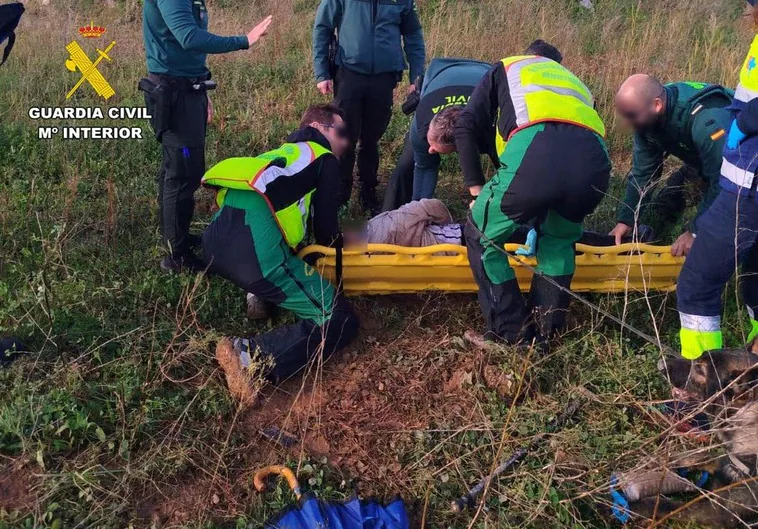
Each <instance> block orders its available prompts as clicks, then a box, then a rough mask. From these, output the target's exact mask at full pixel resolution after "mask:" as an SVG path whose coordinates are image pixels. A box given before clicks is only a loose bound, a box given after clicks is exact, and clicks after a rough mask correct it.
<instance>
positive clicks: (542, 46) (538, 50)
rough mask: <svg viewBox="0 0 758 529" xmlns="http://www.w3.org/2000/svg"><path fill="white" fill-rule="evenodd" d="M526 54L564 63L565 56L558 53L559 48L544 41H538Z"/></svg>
mask: <svg viewBox="0 0 758 529" xmlns="http://www.w3.org/2000/svg"><path fill="white" fill-rule="evenodd" d="M524 53H525V54H526V55H539V56H540V57H545V58H546V59H551V60H553V61H555V62H557V63H558V64H560V63H561V62H562V61H563V55H561V52H560V51H558V48H556V47H555V46H553V45H552V44H549V43H547V42H545V41H544V40H542V39H537V40H535V41H534V42H532V43H531V44H530V45H529V47H528V48H527V49H526V51H525V52H524Z"/></svg>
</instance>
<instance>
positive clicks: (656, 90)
mask: <svg viewBox="0 0 758 529" xmlns="http://www.w3.org/2000/svg"><path fill="white" fill-rule="evenodd" d="M733 96H734V92H733V91H732V90H727V89H726V88H724V87H722V86H719V85H710V84H705V83H692V82H680V83H671V84H667V85H665V86H663V85H662V84H661V83H660V82H659V81H658V80H657V79H655V78H654V77H651V76H649V75H644V74H637V75H633V76H631V77H630V78H629V79H627V80H626V81H625V82H624V84H622V85H621V88H620V89H619V91H618V94H617V95H616V111H617V112H618V114H619V115H620V117H621V118H622V120H624V121H625V122H626V123H627V125H629V126H630V127H631V128H633V129H634V131H635V134H634V153H633V157H632V169H631V171H630V172H629V176H628V177H627V186H626V196H625V197H624V200H623V202H622V203H621V205H620V206H619V208H618V217H617V218H618V224H617V225H616V227H615V228H614V229H613V230H612V231H611V233H610V234H611V235H613V236H614V237H616V239H617V241H621V239H622V238H623V237H625V236H628V235H631V234H632V233H633V232H634V226H635V224H636V223H637V222H636V221H637V219H639V218H640V217H642V216H643V215H644V214H645V213H646V210H649V211H648V212H647V213H648V214H647V216H648V217H649V218H650V223H651V224H652V223H655V224H654V225H653V227H654V228H655V231H656V232H658V234H659V235H660V234H661V233H662V232H663V231H664V227H665V226H670V225H672V224H674V223H676V222H677V221H678V220H679V219H680V218H681V216H682V214H683V213H684V209H685V208H686V206H687V203H686V200H685V198H686V197H685V184H686V183H687V182H695V183H702V184H704V185H705V187H706V188H707V190H706V191H705V193H704V194H703V198H702V199H701V201H700V205H699V207H698V211H697V215H696V216H695V219H694V220H693V221H692V222H691V223H690V224H689V226H688V227H687V229H686V231H685V232H684V233H683V234H681V235H680V236H679V237H678V238H677V240H676V241H675V242H674V244H673V245H672V247H671V253H672V254H673V255H675V256H682V255H687V254H688V253H689V250H690V248H691V247H692V243H693V242H694V240H695V234H696V233H697V219H698V218H700V216H702V214H703V213H704V212H705V211H706V210H707V209H708V206H710V205H711V203H712V202H713V200H714V199H715V198H716V195H718V193H719V184H718V182H719V177H720V175H721V154H722V151H723V150H724V142H725V141H726V130H728V128H729V123H730V122H731V112H730V111H729V109H728V108H727V107H728V106H729V105H730V104H731V103H732V97H733ZM668 155H673V156H675V157H677V158H679V159H680V160H682V161H683V162H684V165H683V166H682V167H680V168H679V169H678V170H677V171H675V172H674V173H673V174H672V175H671V176H670V177H668V178H667V179H666V181H665V183H664V185H663V188H662V189H661V190H660V191H659V192H658V193H657V194H656V195H655V197H653V189H652V188H653V187H654V186H655V185H656V184H657V183H659V182H660V181H661V179H662V171H663V161H664V159H665V158H666V156H668Z"/></svg>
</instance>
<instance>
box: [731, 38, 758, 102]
mask: <svg viewBox="0 0 758 529" xmlns="http://www.w3.org/2000/svg"><path fill="white" fill-rule="evenodd" d="M756 97H758V35H756V36H755V38H754V39H753V43H752V44H750V51H749V52H748V54H747V57H745V62H743V63H742V69H741V70H740V83H739V84H738V85H737V90H735V92H734V98H735V99H736V100H737V101H742V102H743V103H748V102H749V101H752V100H753V99H755V98H756Z"/></svg>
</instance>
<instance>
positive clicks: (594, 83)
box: [0, 0, 751, 151]
mask: <svg viewBox="0 0 758 529" xmlns="http://www.w3.org/2000/svg"><path fill="white" fill-rule="evenodd" d="M317 3H318V2H317V1H316V0H294V1H293V0H283V1H266V0H263V1H255V2H251V3H243V2H233V1H229V0H227V1H224V2H219V1H210V2H209V11H210V13H211V29H212V30H213V31H215V32H217V33H219V34H243V33H245V32H247V31H248V30H249V29H250V28H251V27H252V26H253V25H254V24H255V23H256V22H257V21H258V20H259V19H261V18H262V17H263V16H265V15H266V14H268V13H271V14H273V15H274V24H273V26H272V30H271V34H270V35H269V36H268V37H266V39H265V40H264V42H263V43H262V44H261V45H258V46H255V47H254V49H252V50H250V51H246V52H238V53H232V54H227V55H223V56H214V57H211V58H210V60H209V64H210V66H211V69H212V70H213V72H214V75H215V77H216V79H217V80H218V81H219V86H220V88H219V90H218V91H217V92H216V93H215V94H214V99H215V100H216V105H217V110H219V112H220V114H219V115H220V116H222V117H228V118H230V120H229V126H230V127H231V131H230V132H232V133H233V132H235V131H237V130H239V129H243V128H244V129H250V128H253V129H254V131H255V136H258V137H260V136H263V137H268V136H269V134H270V133H273V132H274V131H275V130H278V127H276V126H275V124H277V123H280V122H282V121H285V122H294V121H295V120H296V118H297V114H298V112H300V111H301V110H302V108H303V107H304V106H306V105H307V104H309V103H311V102H314V101H318V100H320V99H321V96H319V95H318V94H317V92H316V90H315V86H314V82H313V78H312V66H311V49H310V30H311V26H312V20H313V16H314V12H315V7H316V5H317ZM732 4H733V3H732V2H729V1H726V0H723V1H720V2H713V1H709V0H695V1H693V2H686V3H682V2H670V1H664V0H656V1H650V2H641V1H627V0H606V1H602V0H601V1H599V2H596V7H595V10H594V11H593V12H590V11H587V10H584V9H582V8H580V7H579V6H578V2H573V1H571V0H553V1H550V2H543V1H536V0H533V1H525V0H481V1H460V0H420V2H419V10H420V12H421V15H422V18H423V23H424V31H425V37H426V42H427V49H428V56H429V57H430V58H431V57H436V56H460V57H472V58H477V59H484V60H490V61H496V60H498V59H500V58H502V57H504V56H507V55H509V54H514V53H518V52H520V51H521V50H522V49H523V48H524V47H525V46H526V45H527V44H528V43H529V42H530V41H531V40H533V39H535V38H543V39H546V40H548V41H550V42H552V43H554V44H555V45H557V46H558V47H559V48H560V49H561V50H562V51H563V53H564V56H565V64H566V65H567V66H568V67H569V68H570V69H572V70H573V71H574V72H575V73H577V74H578V75H579V76H580V77H581V78H582V79H584V80H585V82H586V83H587V84H588V85H589V86H590V88H591V89H592V91H593V94H594V95H595V98H596V100H597V104H598V108H599V110H600V112H601V114H602V115H603V117H604V118H605V119H606V122H607V124H608V125H609V126H610V127H609V129H610V134H609V138H610V143H611V145H612V146H613V147H614V149H615V150H617V151H618V150H619V149H620V148H621V147H622V146H623V145H625V144H624V143H619V138H620V135H619V134H618V131H617V127H616V121H615V119H614V116H613V112H612V100H613V94H614V92H615V90H616V88H617V87H618V85H619V84H620V83H621V82H622V81H623V79H624V78H625V77H626V76H628V75H630V74H632V73H636V72H647V73H651V74H653V75H656V76H658V77H659V78H660V79H661V80H663V81H677V80H698V81H706V82H718V83H723V84H725V85H726V86H733V85H734V84H735V83H736V79H737V70H738V67H739V65H740V63H741V60H742V58H743V57H744V53H745V49H746V44H747V42H748V39H749V37H750V33H751V28H750V24H749V23H747V22H746V21H744V22H743V21H741V20H740V19H739V8H738V6H734V5H732ZM90 19H93V20H95V21H96V22H97V23H98V24H102V25H105V26H106V27H107V28H108V33H107V34H106V37H105V38H104V40H106V39H113V40H116V42H117V45H116V48H115V49H114V53H113V57H114V61H113V63H111V64H108V65H106V66H105V67H103V71H105V72H107V77H108V79H109V80H111V81H112V83H113V84H114V86H115V87H116V91H117V96H116V99H115V100H113V101H112V102H111V104H128V103H135V102H138V101H139V95H138V94H137V93H136V81H137V79H139V77H140V76H141V75H142V74H143V73H144V69H145V63H144V56H143V46H142V33H141V23H140V14H139V6H138V5H136V3H135V2H132V1H130V2H128V3H126V4H119V5H118V6H117V7H115V8H107V7H105V8H100V7H98V8H96V9H95V8H86V6H85V5H84V4H76V3H74V4H73V6H72V5H69V4H63V3H60V2H58V3H54V5H49V6H41V5H39V4H38V3H31V5H30V7H29V11H28V13H27V15H26V17H25V19H24V20H23V22H22V25H21V29H20V31H19V33H20V36H19V42H18V44H17V48H16V51H15V53H14V58H13V60H12V62H11V63H10V64H9V65H8V67H6V69H5V71H4V72H3V75H8V74H9V73H10V75H12V76H14V77H15V78H16V79H15V82H14V83H13V89H12V90H7V89H6V90H5V91H4V98H5V99H6V100H5V102H4V104H2V105H0V108H2V109H3V113H4V114H5V115H6V116H8V117H10V118H11V119H22V118H23V117H24V115H25V114H26V111H27V109H28V107H29V106H32V105H56V106H57V105H62V104H66V102H65V101H64V100H63V98H62V93H63V92H64V89H65V87H66V86H69V85H70V84H71V83H72V77H74V75H73V74H70V73H69V72H67V71H66V70H65V68H64V67H63V61H64V60H65V50H64V47H65V45H66V43H67V42H69V41H70V40H71V39H72V38H74V37H76V28H78V27H79V25H81V24H82V23H83V22H86V21H88V20H90ZM95 102H96V101H95V100H94V99H92V98H91V97H90V95H89V94H88V93H85V91H81V92H79V93H78V94H77V96H75V99H74V100H72V101H70V102H68V104H92V103H95ZM6 113H7V114H6ZM226 124H227V123H226V122H224V121H222V126H226Z"/></svg>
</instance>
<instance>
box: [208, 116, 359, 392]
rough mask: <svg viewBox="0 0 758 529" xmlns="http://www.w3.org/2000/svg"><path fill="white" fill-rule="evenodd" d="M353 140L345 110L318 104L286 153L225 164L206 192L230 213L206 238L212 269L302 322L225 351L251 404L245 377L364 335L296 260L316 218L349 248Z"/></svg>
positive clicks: (222, 346) (222, 347)
mask: <svg viewBox="0 0 758 529" xmlns="http://www.w3.org/2000/svg"><path fill="white" fill-rule="evenodd" d="M347 136H348V134H347V128H346V125H345V122H344V121H343V119H342V111H341V110H339V109H338V108H336V107H333V106H331V105H319V106H315V107H311V108H309V109H308V110H306V112H305V114H304V115H303V118H302V121H301V123H300V128H299V130H297V131H296V132H294V133H292V134H291V135H290V136H289V137H288V138H287V143H285V144H284V145H283V146H282V147H280V148H279V149H276V150H273V151H270V152H267V153H264V154H261V155H259V156H257V157H255V158H230V159H228V160H224V161H222V162H219V163H218V164H217V165H215V166H214V167H212V168H211V169H209V170H208V172H207V173H206V174H205V176H204V177H203V184H204V185H206V186H210V187H214V188H216V189H218V190H219V192H218V196H217V201H218V202H219V204H220V206H221V209H220V211H219V212H218V213H217V214H216V215H215V216H214V217H213V220H212V221H211V223H210V225H209V226H208V228H207V229H206V230H205V233H204V234H203V249H204V253H205V256H206V258H207V259H208V260H209V262H210V267H211V270H212V272H213V273H215V274H218V275H220V276H221V277H224V278H226V279H228V280H229V281H231V282H232V283H234V284H235V285H237V286H238V287H239V288H241V289H243V290H244V291H245V292H249V293H252V294H254V295H255V296H257V297H259V298H261V299H263V300H266V301H268V302H270V303H273V304H275V305H278V306H280V307H282V308H285V309H287V310H289V311H291V312H293V313H294V314H295V315H296V316H298V317H299V318H300V320H301V321H299V322H298V323H296V324H293V325H286V326H283V327H280V328H278V329H274V330H273V331H269V332H267V333H264V334H260V335H258V336H253V337H245V338H234V339H231V340H229V339H225V340H222V341H221V342H220V343H219V344H218V347H217V350H216V355H217V358H218V360H219V363H220V364H221V366H222V367H223V368H224V371H225V372H226V375H227V381H228V382H229V387H230V389H231V391H232V392H233V393H235V394H236V396H237V397H238V398H240V399H241V400H243V401H246V400H249V399H250V388H248V386H247V385H244V384H242V385H240V384H238V383H236V382H235V380H239V378H240V376H242V373H246V372H248V371H255V370H256V369H255V368H256V367H257V368H258V370H257V371H258V374H261V375H263V376H265V377H267V378H268V379H270V380H272V381H278V380H283V379H285V378H287V377H289V376H291V375H293V374H294V373H296V372H297V371H298V370H300V369H301V368H302V367H303V366H305V365H306V364H307V363H308V362H309V361H310V360H312V359H314V358H317V357H319V355H320V356H321V357H323V358H326V357H328V356H329V355H331V354H332V353H333V352H335V351H336V350H338V349H340V348H342V347H344V346H345V345H347V344H348V343H349V342H350V341H351V340H353V339H354V338H355V336H356V334H357V332H358V327H359V322H358V319H357V317H356V315H355V313H354V312H353V310H352V308H351V307H350V304H349V303H348V302H347V301H346V300H345V299H344V298H343V297H342V296H340V295H339V294H338V293H337V291H336V290H335V288H334V287H333V286H332V285H331V284H330V283H329V281H327V280H326V279H324V278H323V277H321V275H319V274H318V272H316V270H314V269H313V268H312V267H311V266H309V265H308V264H306V263H305V262H304V261H303V260H301V259H299V258H298V257H297V255H296V254H295V249H296V248H297V247H298V246H300V244H302V243H303V242H304V240H305V234H306V228H307V225H308V222H309V221H310V219H311V218H312V230H313V234H314V238H315V239H316V243H318V244H321V245H324V246H332V245H339V244H341V234H340V228H339V222H338V216H337V210H338V208H339V202H338V200H337V189H338V188H339V162H338V158H339V157H340V156H341V155H342V154H343V153H344V151H345V150H346V149H347V146H348V139H347Z"/></svg>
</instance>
